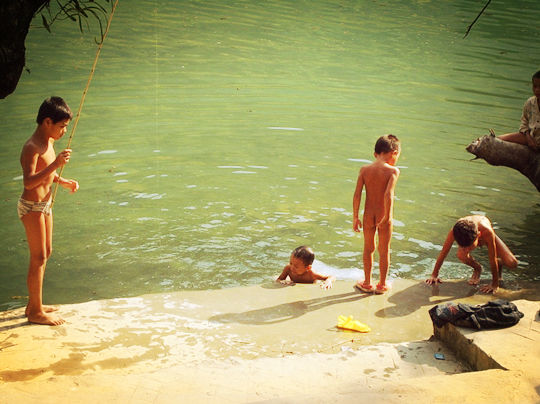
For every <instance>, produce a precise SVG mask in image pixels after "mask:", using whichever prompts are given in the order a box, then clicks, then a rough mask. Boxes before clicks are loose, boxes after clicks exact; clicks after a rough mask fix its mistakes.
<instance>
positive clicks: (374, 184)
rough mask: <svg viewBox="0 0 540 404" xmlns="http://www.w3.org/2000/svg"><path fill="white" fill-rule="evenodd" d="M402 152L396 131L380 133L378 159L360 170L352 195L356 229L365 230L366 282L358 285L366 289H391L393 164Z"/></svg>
mask: <svg viewBox="0 0 540 404" xmlns="http://www.w3.org/2000/svg"><path fill="white" fill-rule="evenodd" d="M400 153H401V144H400V141H399V139H398V138H397V137H396V136H394V135H384V136H381V137H380V138H379V139H378V140H377V142H376V143H375V153H374V155H375V161H374V162H373V163H371V164H368V165H366V166H363V167H362V168H361V169H360V173H359V174H358V181H357V183H356V190H355V192H354V198H353V230H354V231H355V232H360V229H361V228H363V230H364V255H363V262H364V282H363V283H360V282H358V283H357V284H356V287H357V288H358V289H360V290H361V291H363V292H366V293H373V292H375V293H377V294H383V293H384V292H386V291H387V290H388V285H387V284H386V275H387V274H388V268H389V266H390V240H391V238H392V217H393V207H394V188H395V187H396V183H397V180H398V177H399V169H398V168H397V167H394V166H395V164H396V163H397V161H398V158H399V154H400ZM364 186H365V187H366V202H365V206H364V217H363V223H362V221H360V219H359V218H358V211H359V209H360V202H361V199H362V189H363V188H364ZM375 233H378V234H379V246H378V250H379V271H380V279H379V283H378V284H377V286H376V287H373V285H372V284H371V270H372V267H373V253H374V252H375Z"/></svg>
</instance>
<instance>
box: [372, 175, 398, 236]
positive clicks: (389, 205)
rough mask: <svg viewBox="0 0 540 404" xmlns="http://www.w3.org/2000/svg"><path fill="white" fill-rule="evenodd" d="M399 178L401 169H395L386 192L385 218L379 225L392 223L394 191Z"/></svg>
mask: <svg viewBox="0 0 540 404" xmlns="http://www.w3.org/2000/svg"><path fill="white" fill-rule="evenodd" d="M398 178H399V169H398V168H396V167H394V171H393V173H392V175H391V176H390V178H389V179H388V183H387V184H386V190H385V191H384V216H383V218H382V219H381V221H380V222H379V223H377V225H380V224H382V223H388V222H391V221H392V217H393V210H394V189H395V188H396V184H397V180H398Z"/></svg>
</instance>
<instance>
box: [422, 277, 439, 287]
mask: <svg viewBox="0 0 540 404" xmlns="http://www.w3.org/2000/svg"><path fill="white" fill-rule="evenodd" d="M425 282H426V283H427V284H428V285H435V284H437V283H442V281H441V279H440V278H438V277H437V276H432V277H431V278H429V279H426V280H425Z"/></svg>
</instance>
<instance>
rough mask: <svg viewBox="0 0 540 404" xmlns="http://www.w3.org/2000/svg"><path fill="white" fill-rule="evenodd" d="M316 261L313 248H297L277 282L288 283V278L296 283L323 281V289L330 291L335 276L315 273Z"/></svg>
mask: <svg viewBox="0 0 540 404" xmlns="http://www.w3.org/2000/svg"><path fill="white" fill-rule="evenodd" d="M314 260H315V253H314V252H313V250H312V249H311V248H309V247H307V246H305V245H303V246H300V247H297V248H295V249H294V251H293V252H292V254H291V258H290V261H289V265H285V268H283V272H281V275H279V277H278V278H277V279H276V281H278V282H281V283H287V281H286V279H287V277H289V279H290V280H291V282H294V283H315V282H317V281H323V283H322V284H321V288H323V289H330V288H331V287H332V285H333V282H334V280H335V278H334V277H333V276H324V275H320V274H317V273H315V272H313V271H312V269H311V265H312V264H313V261H314Z"/></svg>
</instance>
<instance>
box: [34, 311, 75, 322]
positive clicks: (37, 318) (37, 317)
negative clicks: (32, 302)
mask: <svg viewBox="0 0 540 404" xmlns="http://www.w3.org/2000/svg"><path fill="white" fill-rule="evenodd" d="M27 317H28V322H29V323H34V324H43V325H60V324H64V323H65V322H66V320H64V319H63V318H62V317H58V316H56V315H51V314H47V313H45V312H41V313H36V314H29V315H28V316H27Z"/></svg>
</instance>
